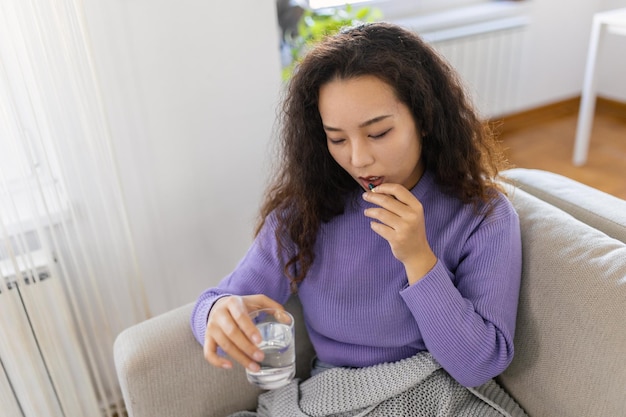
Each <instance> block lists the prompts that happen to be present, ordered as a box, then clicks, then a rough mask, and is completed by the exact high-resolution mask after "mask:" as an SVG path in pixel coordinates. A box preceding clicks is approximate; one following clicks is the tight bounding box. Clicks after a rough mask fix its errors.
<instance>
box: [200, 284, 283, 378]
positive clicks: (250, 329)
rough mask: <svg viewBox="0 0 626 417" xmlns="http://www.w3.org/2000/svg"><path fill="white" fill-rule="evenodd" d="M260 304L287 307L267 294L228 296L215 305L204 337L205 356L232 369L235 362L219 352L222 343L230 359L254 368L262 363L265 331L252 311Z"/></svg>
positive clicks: (255, 369) (279, 307)
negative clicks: (259, 329) (261, 330)
mask: <svg viewBox="0 0 626 417" xmlns="http://www.w3.org/2000/svg"><path fill="white" fill-rule="evenodd" d="M260 308H274V309H277V310H281V311H282V310H284V308H283V306H282V305H280V304H279V303H277V302H276V301H274V300H272V299H271V298H269V297H267V296H265V295H251V296H228V297H224V298H221V299H219V300H218V301H216V302H215V304H214V305H213V308H212V309H211V313H210V314H209V319H208V321H207V330H206V335H205V341H204V356H205V358H206V360H207V361H208V362H209V363H210V364H212V365H213V366H217V367H221V368H226V369H230V368H232V362H231V361H229V360H228V359H227V358H224V357H222V356H221V355H219V354H218V353H217V349H218V347H219V348H221V349H222V351H223V352H224V353H226V354H227V355H228V356H229V357H230V359H232V360H234V361H236V362H238V363H240V364H241V365H242V366H244V367H245V368H247V369H248V370H250V371H252V372H257V371H258V370H259V369H260V367H259V364H258V363H257V362H260V361H262V360H263V352H262V351H261V350H260V349H259V348H258V347H257V345H258V344H259V343H261V335H260V333H259V331H258V329H257V328H256V326H255V325H254V323H253V322H252V319H251V318H250V317H249V315H248V313H249V312H250V311H253V310H257V309H260Z"/></svg>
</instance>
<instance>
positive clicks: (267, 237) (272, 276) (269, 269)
mask: <svg viewBox="0 0 626 417" xmlns="http://www.w3.org/2000/svg"><path fill="white" fill-rule="evenodd" d="M275 226H276V223H275V218H273V217H268V219H267V221H266V222H265V225H264V226H263V228H262V229H261V231H260V232H259V234H258V235H257V237H256V238H255V240H254V242H253V243H252V245H251V246H250V248H249V249H248V252H247V253H246V255H245V256H244V257H243V259H242V260H241V261H240V262H239V264H238V265H237V267H236V268H235V269H234V270H233V272H231V273H230V274H229V275H227V276H226V277H225V278H223V279H222V281H221V282H220V283H219V284H218V286H217V287H214V288H209V289H207V290H205V291H204V292H202V294H200V296H199V297H198V299H197V301H196V304H195V306H194V309H193V312H192V314H191V328H192V331H193V334H194V336H195V338H196V340H197V341H198V342H199V343H200V344H204V337H205V333H206V324H207V319H208V316H209V312H210V311H211V308H212V307H213V304H214V303H215V302H216V301H217V300H218V299H219V298H221V297H224V296H227V295H252V294H264V295H266V296H267V297H269V298H271V299H273V300H275V301H277V302H279V303H280V304H285V303H286V302H287V299H288V298H289V296H290V294H291V292H290V285H289V278H288V277H287V276H286V275H285V273H284V271H283V270H284V262H283V260H282V259H283V257H281V255H280V254H279V249H278V243H277V241H276V238H275V233H274V231H275Z"/></svg>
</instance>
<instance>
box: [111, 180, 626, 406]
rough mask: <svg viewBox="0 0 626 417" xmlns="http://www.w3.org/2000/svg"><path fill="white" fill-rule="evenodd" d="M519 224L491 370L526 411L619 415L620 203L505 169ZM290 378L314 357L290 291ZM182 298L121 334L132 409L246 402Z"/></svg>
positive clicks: (624, 397)
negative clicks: (511, 286) (511, 297)
mask: <svg viewBox="0 0 626 417" xmlns="http://www.w3.org/2000/svg"><path fill="white" fill-rule="evenodd" d="M506 176H507V177H508V178H510V179H511V180H512V181H513V182H514V183H515V186H511V187H509V197H510V199H511V201H512V202H513V204H514V206H515V208H516V210H517V212H518V214H519V216H520V221H521V226H522V244H523V277H522V288H521V293H520V305H519V314H518V321H517V330H516V335H515V352H516V356H515V359H514V360H513V363H512V364H511V366H510V367H509V368H508V369H507V370H506V371H505V372H504V373H503V374H502V375H500V376H499V377H498V381H499V382H500V384H501V385H502V386H503V387H504V388H505V389H506V390H507V391H508V392H509V393H510V394H511V395H512V396H513V398H515V399H516V400H517V401H518V402H519V404H520V405H521V406H522V407H523V408H524V409H525V410H526V411H527V412H528V414H529V415H530V416H531V417H539V416H542V417H543V416H545V417H548V416H549V417H559V416H563V417H565V416H567V417H575V416H581V417H582V416H586V417H588V416H611V417H617V416H626V394H625V392H626V391H625V388H624V387H626V362H625V358H626V244H625V243H624V242H626V201H623V200H620V199H617V198H615V197H612V196H609V195H607V194H605V193H602V192H600V191H598V190H596V189H592V188H590V187H586V186H584V185H582V184H580V183H577V182H575V181H572V180H570V179H567V178H565V177H562V176H559V175H555V174H551V173H548V172H545V171H536V170H525V169H514V170H510V171H508V172H507V173H506ZM288 309H289V310H290V311H291V312H292V313H294V315H295V317H296V322H297V323H298V324H299V325H300V326H299V327H298V328H297V329H296V333H297V342H296V343H297V353H296V354H297V369H298V375H297V376H298V377H300V378H306V377H307V375H308V372H309V367H310V360H311V357H312V355H313V352H312V350H311V346H310V343H309V341H308V338H307V336H306V332H305V331H304V329H303V328H302V322H303V320H302V315H301V311H300V310H299V304H298V300H297V298H292V299H291V300H290V302H289V304H288ZM191 310H192V304H188V305H186V306H183V307H180V308H178V309H176V310H173V311H170V312H168V313H166V314H163V315H161V316H159V317H155V318H153V319H150V320H148V321H146V322H143V323H140V324H138V325H136V326H133V327H131V328H129V329H126V330H125V331H123V332H122V333H121V334H120V335H119V336H118V338H117V340H116V343H115V361H116V366H117V372H118V376H119V380H120V384H121V387H122V392H123V394H124V400H125V402H126V407H127V410H128V412H129V415H130V416H132V417H160V416H163V417H164V416H184V417H221V416H226V415H228V414H230V413H232V412H234V411H238V410H245V409H254V408H255V405H256V399H257V396H258V394H259V393H260V391H259V390H258V389H256V388H254V387H253V386H252V385H250V384H248V382H247V381H246V377H245V372H244V370H243V369H242V368H241V367H236V368H235V369H233V370H230V371H228V370H222V369H216V368H213V367H211V366H210V365H209V364H208V363H206V362H205V361H204V358H203V355H202V348H201V346H200V345H199V344H198V343H197V342H196V340H195V339H194V338H193V336H192V334H191V330H190V326H189V317H190V314H191Z"/></svg>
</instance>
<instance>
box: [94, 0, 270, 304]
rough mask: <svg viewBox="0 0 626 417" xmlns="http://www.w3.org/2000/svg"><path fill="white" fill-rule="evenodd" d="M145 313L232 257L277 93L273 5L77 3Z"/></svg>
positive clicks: (139, 0)
mask: <svg viewBox="0 0 626 417" xmlns="http://www.w3.org/2000/svg"><path fill="white" fill-rule="evenodd" d="M85 9H86V17H87V22H88V25H87V26H88V28H87V29H88V31H89V33H90V35H91V38H92V49H93V53H94V57H95V61H96V70H97V72H98V74H99V76H100V82H101V85H102V87H103V98H104V101H105V104H106V107H107V111H108V113H109V117H110V125H111V129H112V132H111V134H112V138H113V142H114V146H115V149H116V154H117V156H118V158H119V171H120V175H121V183H122V186H123V188H124V192H125V196H126V202H127V207H128V212H129V217H130V223H131V228H132V232H133V234H134V239H135V243H136V246H137V250H138V258H139V263H140V268H141V270H142V271H143V273H144V276H145V282H146V288H147V292H148V295H149V301H150V304H151V307H152V311H153V313H160V312H163V311H165V310H167V309H170V308H173V307H176V306H178V305H182V304H184V303H187V302H190V301H193V300H194V299H195V298H196V297H197V295H198V294H199V293H200V291H202V290H203V289H204V288H206V287H208V286H211V285H215V284H216V283H217V282H218V280H219V279H221V278H222V277H223V276H224V275H225V274H226V273H228V272H229V271H230V270H231V269H232V268H233V267H234V266H235V265H236V262H237V261H238V260H239V259H240V258H241V256H243V254H244V253H245V250H246V249H247V247H248V246H249V243H250V242H251V239H252V232H253V225H254V223H255V221H256V214H257V209H258V206H259V203H260V199H261V196H262V189H263V187H264V184H265V181H266V179H267V166H268V158H267V157H268V142H269V140H270V137H271V135H272V131H273V122H274V119H275V108H276V103H277V100H278V91H279V88H280V69H279V65H280V63H279V62H280V61H279V55H278V40H277V23H276V9H275V4H274V2H273V1H272V0H248V1H225V2H215V1H202V0H178V1H166V0H134V1H128V0H85Z"/></svg>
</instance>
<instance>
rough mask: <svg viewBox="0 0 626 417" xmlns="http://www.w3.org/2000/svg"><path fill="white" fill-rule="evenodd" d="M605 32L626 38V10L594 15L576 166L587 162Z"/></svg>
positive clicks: (576, 144)
mask: <svg viewBox="0 0 626 417" xmlns="http://www.w3.org/2000/svg"><path fill="white" fill-rule="evenodd" d="M605 31H609V32H611V33H615V34H619V35H624V36H626V8H623V9H616V10H610V11H606V12H599V13H596V14H594V15H593V26H592V28H591V40H590V42H589V52H588V54H587V65H586V68H585V79H584V83H583V91H582V97H581V100H580V110H579V113H578V126H577V128H576V142H575V143H574V157H573V163H574V165H583V164H584V163H585V162H587V152H588V150H589V138H590V136H591V127H592V125H593V116H594V112H595V105H596V83H595V77H594V76H595V66H596V61H597V60H598V50H599V47H600V42H601V41H602V37H603V35H604V33H605Z"/></svg>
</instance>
